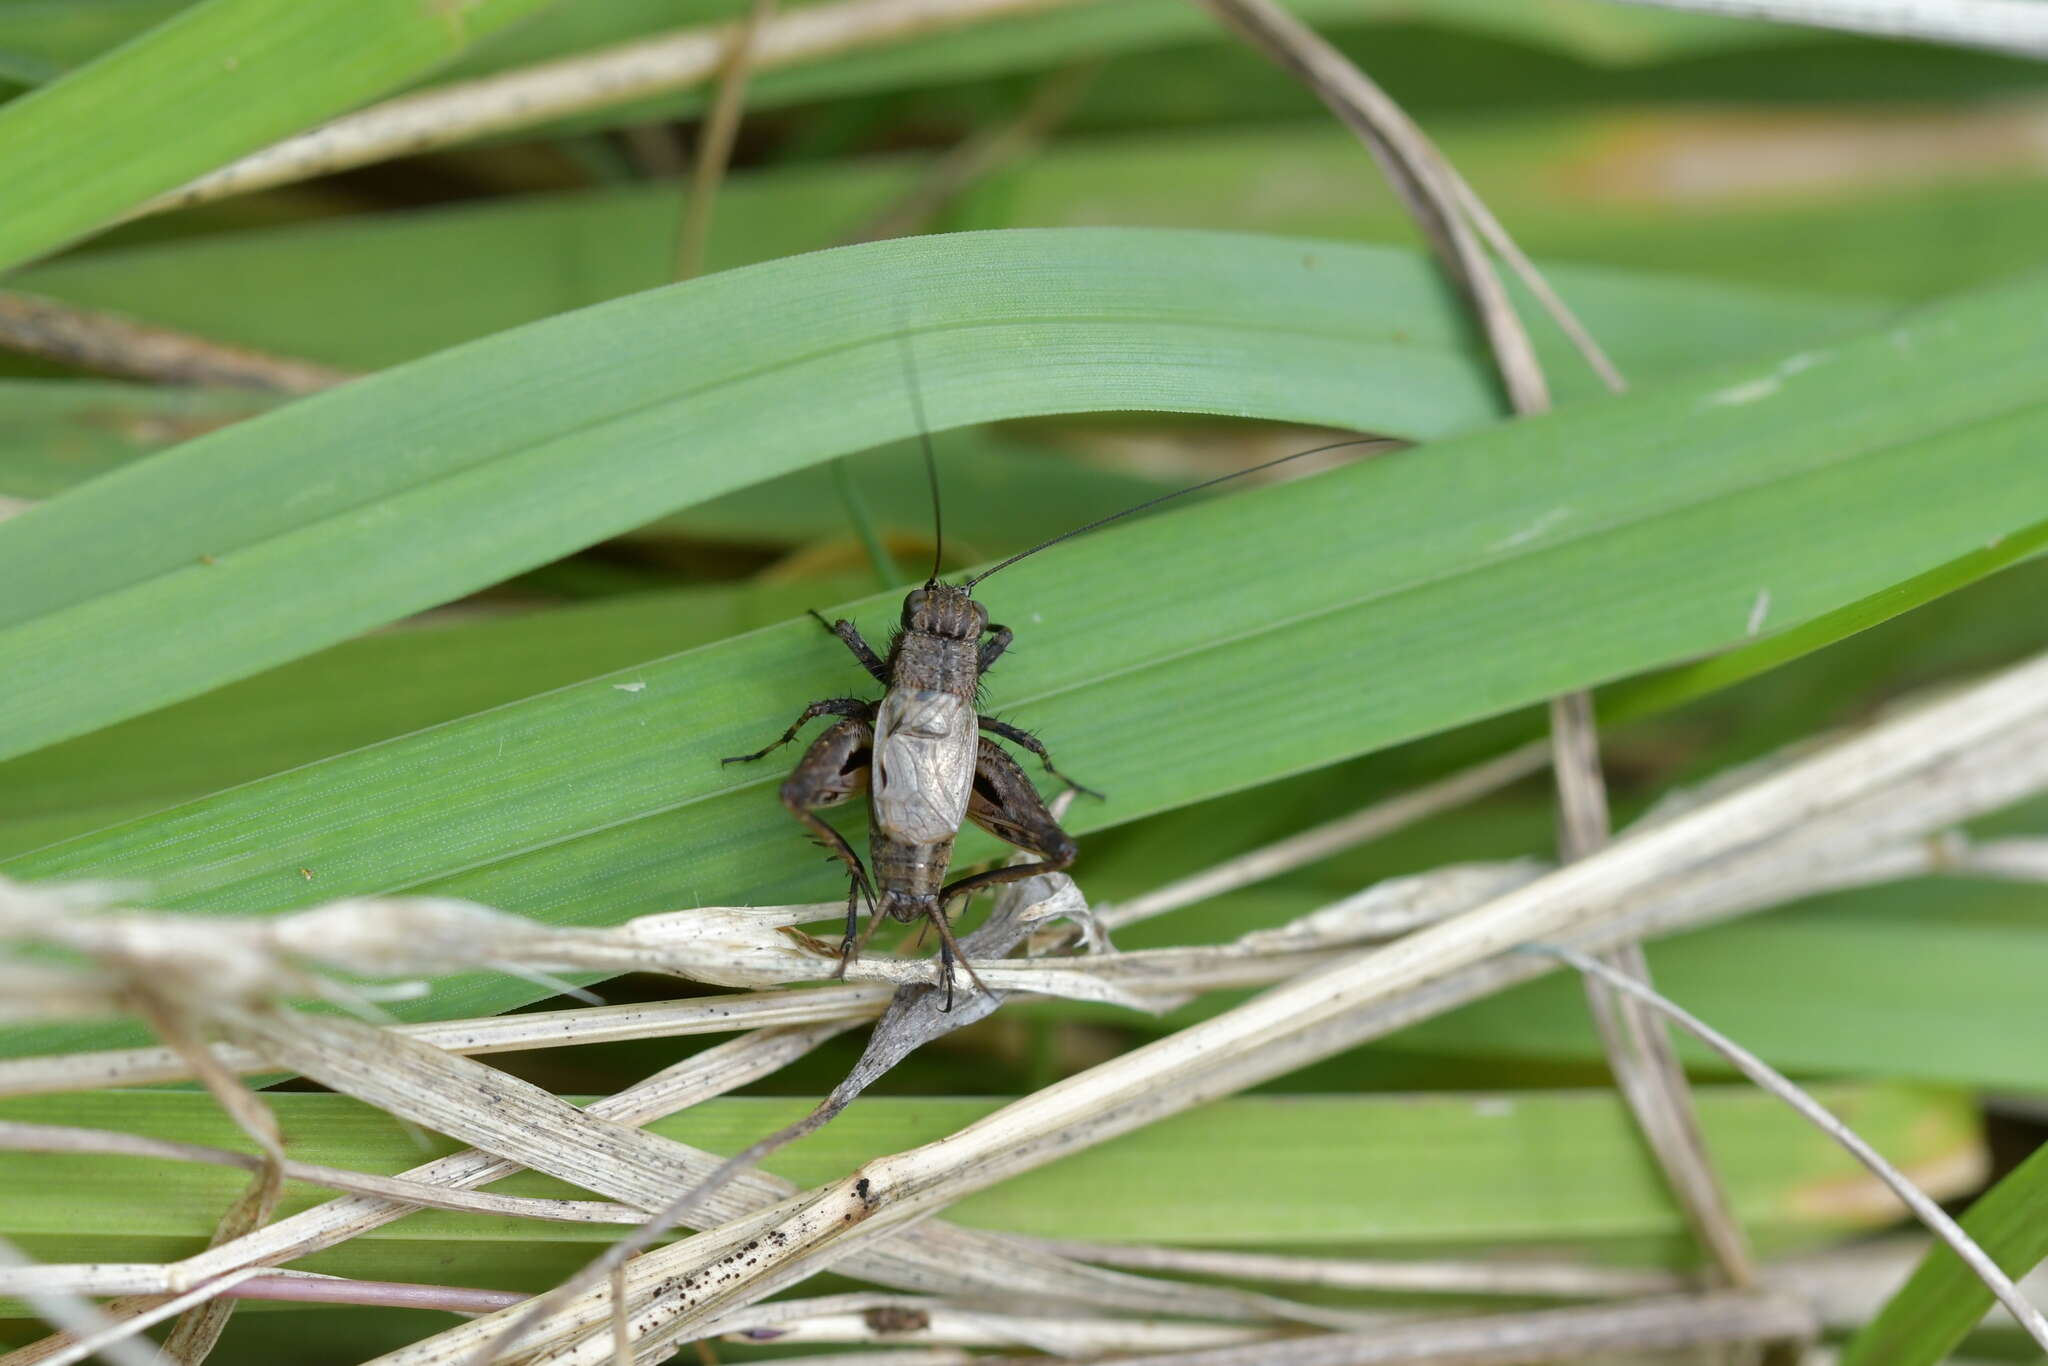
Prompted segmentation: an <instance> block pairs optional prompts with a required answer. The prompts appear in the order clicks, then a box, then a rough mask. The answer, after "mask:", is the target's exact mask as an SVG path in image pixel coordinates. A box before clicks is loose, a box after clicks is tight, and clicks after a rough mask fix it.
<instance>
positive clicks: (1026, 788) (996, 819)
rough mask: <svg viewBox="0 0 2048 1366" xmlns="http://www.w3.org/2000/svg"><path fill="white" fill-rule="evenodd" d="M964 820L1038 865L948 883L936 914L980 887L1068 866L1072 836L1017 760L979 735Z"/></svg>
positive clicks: (1071, 857) (1022, 865) (1010, 867)
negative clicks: (1048, 807) (1035, 856)
mask: <svg viewBox="0 0 2048 1366" xmlns="http://www.w3.org/2000/svg"><path fill="white" fill-rule="evenodd" d="M967 819H969V820H971V821H973V822H974V823H975V824H976V825H978V826H980V827H981V828H982V829H984V830H986V831H988V832H989V833H990V834H991V835H994V836H995V837H996V838H997V839H999V840H1002V841H1003V842H1004V843H1006V844H1013V845H1015V846H1016V847H1017V848H1019V849H1022V850H1023V851H1024V852H1025V853H1027V854H1036V855H1038V858H1039V861H1038V862H1036V863H1013V864H1009V865H1007V866H1005V867H1002V868H991V869H989V870H988V871H987V872H985V873H974V874H972V875H970V876H968V877H963V878H960V879H958V880H956V881H954V882H951V883H948V884H947V886H946V888H945V890H944V891H942V892H940V893H939V907H940V910H941V912H942V913H943V911H944V908H945V907H946V906H947V905H949V904H950V903H951V902H952V900H953V898H954V897H956V896H957V897H966V896H972V895H974V893H976V892H978V891H981V890H982V889H983V888H986V887H995V886H1000V885H1001V884H1003V883H1005V882H1021V881H1023V880H1024V879H1025V878H1027V877H1036V876H1038V875H1039V874H1040V873H1057V872H1059V871H1060V870H1061V869H1062V868H1066V867H1069V866H1071V865H1072V863H1073V862H1074V855H1075V853H1076V852H1077V851H1076V849H1075V847H1074V837H1073V836H1072V835H1069V834H1068V833H1067V832H1066V831H1064V830H1062V829H1060V823H1059V822H1058V821H1056V820H1054V819H1053V815H1052V812H1050V811H1048V810H1046V806H1045V803H1044V801H1042V800H1041V799H1040V798H1039V795H1038V789H1036V788H1034V787H1033V786H1032V785H1031V779H1029V778H1028V777H1026V776H1025V775H1024V770H1023V769H1021V768H1019V767H1018V766H1017V761H1016V760H1015V759H1012V758H1011V757H1010V756H1009V754H1007V753H1006V752H1005V751H1004V750H1003V748H1002V746H1000V745H998V744H997V743H996V742H995V741H993V740H990V739H988V738H987V737H985V736H984V737H983V738H982V740H981V748H980V750H979V752H978V754H977V755H976V759H975V764H974V793H973V795H972V796H971V797H969V798H968V801H967Z"/></svg>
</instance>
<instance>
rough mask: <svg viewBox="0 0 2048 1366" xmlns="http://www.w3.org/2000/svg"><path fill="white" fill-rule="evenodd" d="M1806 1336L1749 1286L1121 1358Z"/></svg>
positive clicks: (1339, 1360) (1526, 1353) (1485, 1363)
mask: <svg viewBox="0 0 2048 1366" xmlns="http://www.w3.org/2000/svg"><path fill="white" fill-rule="evenodd" d="M1814 1336H1816V1326H1815V1324H1814V1322H1813V1316H1812V1314H1811V1313H1809V1312H1808V1311H1807V1309H1806V1307H1805V1306H1804V1305H1801V1304H1799V1303H1797V1302H1796V1301H1793V1300H1788V1299H1785V1298H1783V1297H1781V1296H1773V1295H1763V1294H1757V1293H1754V1292H1750V1293H1724V1294H1718V1295H1701V1296H1696V1297H1689V1298H1680V1297H1672V1298H1668V1299H1655V1300H1642V1301H1639V1302H1637V1303H1634V1304H1617V1305H1594V1306H1590V1307H1585V1308H1578V1309H1542V1310H1535V1311H1531V1312H1526V1313H1520V1314H1489V1315H1484V1316H1481V1317H1478V1318H1471V1319H1462V1320H1451V1321H1441V1322H1434V1323H1415V1324H1408V1325H1405V1326H1394V1327H1388V1328H1380V1329H1374V1330H1371V1331H1369V1332H1364V1333H1326V1334H1320V1335H1317V1336H1314V1337H1303V1338H1290V1339H1287V1340H1285V1341H1281V1342H1262V1343H1257V1344H1253V1345H1250V1346H1242V1347H1218V1348H1209V1349H1206V1350H1197V1351H1189V1352H1171V1353H1156V1354H1150V1355H1146V1356H1134V1357H1126V1358H1123V1360H1125V1361H1128V1362H1130V1363H1131V1366H1395V1364H1396V1363H1399V1364H1400V1366H1423V1364H1424V1363H1428V1364H1429V1366H1523V1363H1533V1362H1545V1361H1572V1362H1576V1361H1584V1360H1586V1359H1587V1358H1589V1357H1591V1356H1595V1355H1598V1354H1602V1353H1606V1352H1627V1353H1629V1354H1630V1355H1631V1358H1632V1359H1633V1358H1634V1357H1635V1356H1636V1355H1637V1354H1640V1353H1643V1352H1656V1351H1671V1350H1676V1349H1679V1348H1685V1347H1702V1346H1707V1345H1710V1344H1715V1343H1756V1342H1779V1341H1793V1342H1803V1341H1806V1340H1809V1339H1811V1338H1813V1337H1814Z"/></svg>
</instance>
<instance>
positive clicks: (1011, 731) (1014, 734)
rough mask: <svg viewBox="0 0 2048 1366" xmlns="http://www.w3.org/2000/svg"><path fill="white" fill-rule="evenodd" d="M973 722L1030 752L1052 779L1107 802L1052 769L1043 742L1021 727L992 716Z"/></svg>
mask: <svg viewBox="0 0 2048 1366" xmlns="http://www.w3.org/2000/svg"><path fill="white" fill-rule="evenodd" d="M975 720H976V721H977V722H978V723H979V724H980V726H981V728H982V729H983V730H985V731H987V732H989V733H990V734H991V735H1000V736H1002V737H1003V738H1004V739H1005V740H1008V741H1009V742H1010V743H1011V744H1013V745H1021V746H1023V747H1024V748H1025V749H1028V750H1030V751H1031V752H1032V753H1033V754H1036V755H1037V756H1038V761H1039V762H1040V763H1042V764H1044V765H1045V771H1046V772H1047V773H1050V774H1051V775H1052V776H1053V777H1055V778H1058V779H1059V780H1060V781H1061V782H1063V783H1065V784H1066V785H1067V786H1068V787H1071V788H1073V789H1074V791H1076V792H1078V793H1080V794H1081V795H1082V796H1084V797H1093V798H1094V799H1095V800H1096V801H1098V802H1100V801H1107V800H1108V798H1107V797H1105V796H1103V795H1102V794H1101V793H1100V792H1097V791H1096V790H1095V789H1094V788H1092V787H1083V786H1082V785H1081V784H1079V783H1077V782H1075V781H1074V780H1073V779H1072V778H1069V777H1068V776H1067V775H1066V774H1064V773H1062V772H1060V771H1059V770H1058V769H1057V768H1054V767H1053V763H1052V755H1050V754H1048V753H1046V750H1045V742H1044V741H1042V740H1040V739H1039V738H1038V737H1037V736H1036V735H1033V734H1032V733H1031V732H1030V731H1028V730H1025V729H1024V728H1023V727H1022V726H1013V725H1011V724H1010V723H1009V722H1008V721H998V720H997V719H996V718H995V717H993V716H979V717H976V718H975ZM1034 795H1035V794H1034ZM1004 838H1005V839H1008V838H1009V837H1008V836H1007V835H1006V836H1004Z"/></svg>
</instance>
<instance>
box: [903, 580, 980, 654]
mask: <svg viewBox="0 0 2048 1366" xmlns="http://www.w3.org/2000/svg"><path fill="white" fill-rule="evenodd" d="M903 629H904V630H906V631H920V632H922V633H924V634H925V635H931V636H943V637H944V638H945V639H947V640H980V639H981V635H982V632H984V631H986V630H988V609H987V608H986V607H983V606H982V605H981V604H980V603H978V602H976V601H975V600H974V596H973V593H972V592H971V591H970V590H969V589H966V588H956V587H954V586H953V585H952V584H950V583H940V582H939V581H938V580H937V579H932V580H930V581H928V582H927V583H926V584H925V586H924V587H922V588H913V589H911V590H910V596H908V597H906V598H905V599H903Z"/></svg>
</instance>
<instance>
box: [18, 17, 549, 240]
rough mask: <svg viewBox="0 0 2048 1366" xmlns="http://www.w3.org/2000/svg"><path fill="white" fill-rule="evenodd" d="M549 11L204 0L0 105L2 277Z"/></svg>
mask: <svg viewBox="0 0 2048 1366" xmlns="http://www.w3.org/2000/svg"><path fill="white" fill-rule="evenodd" d="M546 3H548V0H464V3H461V4H440V3H425V4H423V3H420V0H293V3H291V4H289V5H282V6H280V5H277V4H274V3H271V0H206V3H204V4H199V5H195V6H193V7H191V8H190V9H186V10H183V11H181V12H180V13H178V14H176V15H174V16H172V17H171V18H170V19H168V20H166V21H165V22H164V23H163V24H161V25H159V26H158V27H156V28H153V29H150V30H148V31H147V32H145V33H143V34H142V35H140V36H139V37H137V38H136V39H135V40H134V41H133V42H130V43H127V44H125V45H123V46H121V47H118V48H116V49H114V50H113V51H111V52H109V53H107V54H106V55H105V56H102V57H100V58H99V59H97V60H96V61H94V62H92V63H91V64H89V65H87V66H85V67H82V68H80V69H79V70H77V71H74V72H72V73H71V74H69V75H67V76H64V77H62V78H61V79H58V80H55V81H52V82H51V83H50V84H48V85H45V86H41V87H39V88H38V89H36V90H33V91H31V92H29V93H28V94H26V95H24V96H22V97H21V98H19V99H17V100H14V101H12V102H10V103H8V104H7V105H5V106H4V107H0V185H5V186H6V187H7V203H8V208H7V213H6V215H5V216H4V217H0V270H4V269H6V268H9V267H12V266H16V265H19V264H21V263H22V262H24V261H28V260H32V259H34V258H35V257H37V256H41V255H44V254H46V253H48V252H51V251H54V250H56V249H57V248H58V247H61V246H64V245H65V244H66V243H68V242H71V241H73V240H74V239H76V238H78V237H81V236H83V235H84V234H86V233H88V232H91V231H92V230H93V229H95V228H99V227H102V226H104V225H106V224H107V223H108V222H110V221H112V220H113V219H115V218H117V217H118V216H119V215H121V214H122V213H123V212H125V211H127V210H128V209H130V208H133V207H134V206H135V205H137V204H140V203H142V202H143V201H145V200H147V199H149V198H150V197H151V196H153V195H155V194H158V193H160V192H162V191H165V190H170V189H174V188H176V187H177V186H179V185H181V184H183V183H184V182H186V181H187V180H190V179H192V178H193V177H194V176H197V175H200V174H202V173H204V172H206V171H210V170H213V169H214V168H215V167H217V166H220V165H223V164H224V163H226V162H229V161H232V160H234V159H235V158H236V157H239V156H241V155H243V154H244V153H247V152H252V151H255V150H256V149H257V148H259V147H262V146H265V145H266V144H268V143H271V142H274V141H276V140H277V139H279V138H282V137H285V136H287V135H289V134H292V133H296V132H299V131H300V130H301V129H304V128H306V127H309V126H310V125H312V124H315V123H318V122H320V121H321V120H323V119H326V118H329V117H331V116H333V115H335V114H339V113H342V112H344V111H346V110H348V109H350V108H352V107H354V106H355V105H358V104H361V103H363V102H364V101H366V100H369V99H372V98H374V97H376V96H377V95H380V94H383V93H384V92H385V91H388V90H390V89H392V88H393V87H394V86H397V85H399V84H401V83H402V82H404V81H406V80H408V79H410V78H412V77H413V76H416V75H418V74H419V73H421V72H424V71H428V70H431V69H432V68H434V67H436V66H439V65H440V64H441V63H443V62H445V61H447V60H448V59H449V58H450V57H453V56H455V55H456V54H457V53H459V52H461V51H462V50H463V49H464V48H466V47H468V46H469V45H470V44H472V43H474V42H476V41H477V40H479V39H481V38H484V37H487V36H489V35H490V34H492V33H494V32H496V31H497V30H499V29H501V28H503V27H505V26H506V25H507V24H510V23H513V22H514V21H516V20H519V19H522V18H524V17H526V16H527V15H529V14H532V13H534V12H535V11H536V10H538V9H540V8H541V7H542V6H543V5H544V4H546ZM172 131H175V136H170V135H167V134H168V133H170V132H172Z"/></svg>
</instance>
